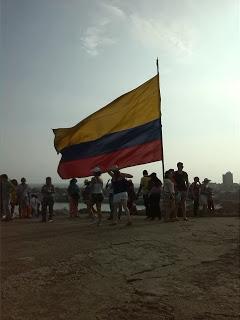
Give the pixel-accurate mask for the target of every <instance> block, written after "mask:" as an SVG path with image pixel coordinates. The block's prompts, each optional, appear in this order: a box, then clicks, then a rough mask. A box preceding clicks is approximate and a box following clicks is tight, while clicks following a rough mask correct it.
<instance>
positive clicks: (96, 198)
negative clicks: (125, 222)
mask: <svg viewBox="0 0 240 320" xmlns="http://www.w3.org/2000/svg"><path fill="white" fill-rule="evenodd" d="M91 202H92V203H93V204H94V203H102V202H103V195H102V193H92V196H91Z"/></svg>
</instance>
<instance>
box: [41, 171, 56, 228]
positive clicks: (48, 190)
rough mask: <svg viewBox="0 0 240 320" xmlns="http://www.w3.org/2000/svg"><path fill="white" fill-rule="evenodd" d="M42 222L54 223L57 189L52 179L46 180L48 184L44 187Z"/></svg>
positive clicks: (42, 191)
mask: <svg viewBox="0 0 240 320" xmlns="http://www.w3.org/2000/svg"><path fill="white" fill-rule="evenodd" d="M41 193H42V222H47V213H48V222H53V206H54V194H55V188H54V185H53V184H52V178H51V177H47V178H46V184H45V185H44V186H43V187H42V190H41Z"/></svg>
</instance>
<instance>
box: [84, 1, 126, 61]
mask: <svg viewBox="0 0 240 320" xmlns="http://www.w3.org/2000/svg"><path fill="white" fill-rule="evenodd" d="M99 10H100V14H99V16H100V18H97V19H96V22H95V24H93V25H91V26H89V27H87V28H86V30H85V31H84V32H83V35H82V37H81V38H80V40H81V44H82V47H83V48H84V49H85V51H86V52H87V53H89V54H90V55H91V56H97V55H98V54H99V53H100V51H101V50H102V49H103V48H105V47H107V46H111V45H113V44H115V43H116V42H117V39H116V37H113V36H112V35H110V34H109V33H110V31H109V29H110V27H109V25H111V24H113V23H114V22H116V19H124V18H125V13H124V11H123V10H121V9H120V8H119V7H117V6H114V5H112V4H109V3H104V2H103V3H101V4H100V7H99Z"/></svg>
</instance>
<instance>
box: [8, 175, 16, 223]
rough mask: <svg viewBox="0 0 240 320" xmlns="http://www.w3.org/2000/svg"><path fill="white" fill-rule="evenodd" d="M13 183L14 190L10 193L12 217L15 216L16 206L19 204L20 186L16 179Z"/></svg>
mask: <svg viewBox="0 0 240 320" xmlns="http://www.w3.org/2000/svg"><path fill="white" fill-rule="evenodd" d="M11 183H12V187H13V188H12V191H11V194H10V208H11V219H13V218H14V217H15V207H16V206H17V204H18V202H17V187H18V182H17V180H16V179H12V180H11Z"/></svg>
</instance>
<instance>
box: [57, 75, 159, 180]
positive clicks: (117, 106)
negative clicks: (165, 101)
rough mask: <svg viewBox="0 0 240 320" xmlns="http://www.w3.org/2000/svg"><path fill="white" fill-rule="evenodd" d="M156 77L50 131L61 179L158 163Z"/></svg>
mask: <svg viewBox="0 0 240 320" xmlns="http://www.w3.org/2000/svg"><path fill="white" fill-rule="evenodd" d="M160 99H161V98H160V90H159V75H158V74H157V75H156V76H155V77H153V78H151V79H150V80H148V81H147V82H145V83H143V84H142V85H140V86H139V87H137V88H136V89H134V90H132V91H130V92H128V93H126V94H124V95H122V96H120V97H119V98H117V99H115V100H114V101H112V102H111V103H109V104H108V105H107V106H105V107H103V108H102V109H100V110H98V111H97V112H95V113H93V114H91V115H90V116H89V117H87V118H85V119H84V120H82V121H81V122H79V123H78V124H77V125H75V126H74V127H72V128H60V129H54V130H53V132H54V134H55V139H54V145H55V148H56V150H57V152H60V153H61V154H62V158H61V160H60V163H59V166H58V174H59V175H60V177H61V178H63V179H69V178H73V177H79V178H80V177H87V176H90V175H92V169H93V168H94V167H95V166H99V167H100V168H101V169H102V172H106V171H108V170H109V169H110V168H111V167H112V166H113V165H116V164H117V165H118V166H119V167H120V168H126V167H130V166H134V165H138V164H144V163H149V162H153V161H157V160H162V151H161V150H162V148H161V125H160V108H159V106H160Z"/></svg>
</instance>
